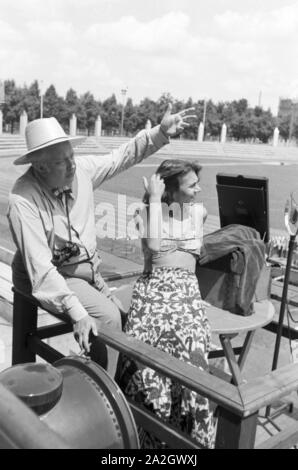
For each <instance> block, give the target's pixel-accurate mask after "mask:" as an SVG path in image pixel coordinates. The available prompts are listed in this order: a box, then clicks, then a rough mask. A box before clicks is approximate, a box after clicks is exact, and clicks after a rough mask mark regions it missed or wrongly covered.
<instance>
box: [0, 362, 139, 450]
mask: <svg viewBox="0 0 298 470" xmlns="http://www.w3.org/2000/svg"><path fill="white" fill-rule="evenodd" d="M0 382H1V383H2V384H3V385H4V386H5V387H7V388H8V389H9V390H10V391H11V392H13V393H14V394H15V395H17V396H18V397H19V398H20V399H22V400H23V401H24V402H25V403H27V405H28V406H30V408H32V409H33V410H34V411H35V412H37V413H38V414H39V417H40V419H41V420H42V421H43V422H44V423H45V424H46V425H47V426H48V427H49V428H50V429H52V430H53V431H55V433H56V434H57V435H60V436H61V437H62V438H63V440H64V441H65V442H67V443H68V444H69V445H70V447H73V448H79V449H137V448H139V441H138V433H137V428H136V425H135V421H134V418H133V415H132V412H131V410H130V407H129V405H128V403H127V401H126V399H125V397H124V395H123V393H122V391H121V390H120V388H119V387H118V385H117V384H116V382H115V381H114V380H113V379H112V378H111V377H110V376H109V375H108V373H107V372H106V371H105V370H104V369H103V368H102V367H100V366H99V365H98V364H96V363H95V362H93V361H91V360H90V359H88V358H81V357H77V356H75V357H66V358H63V359H61V360H59V361H57V362H56V363H55V364H54V365H53V366H52V365H50V364H35V363H33V364H31V363H29V364H21V365H18V366H14V367H11V368H10V369H6V370H5V371H3V372H2V373H0Z"/></svg>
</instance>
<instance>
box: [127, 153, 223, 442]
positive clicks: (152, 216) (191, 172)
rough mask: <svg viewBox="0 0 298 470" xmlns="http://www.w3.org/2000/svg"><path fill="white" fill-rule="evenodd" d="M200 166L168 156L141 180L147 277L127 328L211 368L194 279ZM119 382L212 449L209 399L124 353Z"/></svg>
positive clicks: (144, 437)
mask: <svg viewBox="0 0 298 470" xmlns="http://www.w3.org/2000/svg"><path fill="white" fill-rule="evenodd" d="M200 171H201V167H200V166H199V165H198V164H197V163H193V162H186V161H182V160H165V161H164V162H163V163H162V164H161V165H160V166H159V168H158V169H157V171H156V174H155V175H153V176H152V177H151V180H150V182H149V183H148V182H147V180H146V178H144V185H145V189H146V194H145V196H144V202H145V210H144V211H143V216H141V214H138V215H137V217H136V222H137V228H138V230H139V232H140V233H142V235H141V236H142V248H143V253H144V274H143V275H142V276H141V277H140V278H139V279H138V280H137V282H136V284H135V287H134V291H133V296H132V303H131V307H130V311H129V313H128V318H127V322H126V325H125V331H126V333H127V334H129V335H131V336H134V337H136V338H138V339H140V340H142V341H144V342H145V343H148V344H151V345H152V346H155V347H157V348H159V349H161V350H163V351H165V352H168V353H169V354H172V355H173V356H175V357H177V358H178V359H180V360H182V361H185V362H187V363H189V364H192V365H194V366H196V367H198V368H199V369H201V370H208V362H207V356H208V351H209V348H210V326H209V323H208V320H207V318H206V316H205V310H204V303H203V302H202V299H201V296H200V291H199V286H198V281H197V278H196V276H195V265H196V256H198V254H199V253H200V247H201V243H202V227H203V222H204V220H205V218H206V216H207V213H206V210H205V209H204V208H203V206H202V204H198V203H196V197H197V194H198V193H199V192H200V191H201V189H200V187H199V175H200ZM144 214H145V215H144ZM145 232H147V233H145ZM120 382H121V385H122V387H123V389H124V391H125V393H126V394H127V395H128V396H129V397H130V398H133V399H134V400H136V401H139V402H142V403H143V404H144V405H145V406H146V407H148V408H149V409H150V410H151V411H154V412H155V413H156V415H157V416H159V417H160V418H163V419H164V420H165V421H167V422H168V423H170V424H173V425H176V426H178V427H179V428H180V429H181V430H183V431H186V432H188V433H189V434H190V435H191V436H192V437H193V438H194V439H197V440H198V441H199V442H200V443H201V444H203V445H204V446H207V447H212V446H213V440H214V423H213V417H212V413H211V412H210V410H209V402H208V400H207V399H206V398H204V397H201V396H199V395H198V394H197V393H195V392H193V391H191V390H188V389H186V388H185V387H182V386H181V385H179V384H177V383H172V381H171V380H170V379H169V378H166V377H164V376H161V375H159V374H158V373H157V372H155V371H154V370H152V369H150V368H148V367H145V366H142V365H139V364H136V363H135V362H134V361H133V360H130V359H127V358H125V360H124V362H123V371H122V376H121V381H120ZM140 441H141V446H142V447H147V448H148V447H149V448H150V447H151V448H157V447H162V443H161V442H160V441H158V440H157V439H156V438H154V437H153V436H152V435H149V434H148V433H146V432H144V431H141V435H140Z"/></svg>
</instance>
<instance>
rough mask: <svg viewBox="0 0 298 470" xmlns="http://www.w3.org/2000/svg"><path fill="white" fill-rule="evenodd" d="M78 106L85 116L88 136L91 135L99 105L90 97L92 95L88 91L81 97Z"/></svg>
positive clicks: (98, 112)
mask: <svg viewBox="0 0 298 470" xmlns="http://www.w3.org/2000/svg"><path fill="white" fill-rule="evenodd" d="M80 104H81V106H82V108H83V109H84V112H85V116H86V117H85V119H84V121H85V127H86V129H87V131H88V135H91V132H92V131H93V129H94V127H95V121H96V119H97V116H98V115H99V114H100V105H99V103H98V102H97V101H96V100H95V99H94V96H93V95H92V93H90V91H87V93H84V95H83V96H81V98H80Z"/></svg>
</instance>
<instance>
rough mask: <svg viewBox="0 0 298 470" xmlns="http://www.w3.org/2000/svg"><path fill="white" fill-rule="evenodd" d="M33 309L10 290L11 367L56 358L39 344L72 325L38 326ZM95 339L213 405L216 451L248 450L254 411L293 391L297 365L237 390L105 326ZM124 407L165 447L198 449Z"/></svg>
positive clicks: (135, 409) (150, 418) (252, 436)
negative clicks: (37, 357) (11, 309)
mask: <svg viewBox="0 0 298 470" xmlns="http://www.w3.org/2000/svg"><path fill="white" fill-rule="evenodd" d="M37 308H38V303H37V302H36V300H35V299H33V298H32V297H30V296H25V295H23V294H20V293H18V292H15V294H14V314H13V361H12V362H13V364H18V363H24V362H34V361H35V358H36V354H38V355H40V356H41V357H43V358H44V359H45V360H47V361H48V362H50V363H53V362H54V361H56V360H57V359H59V358H61V356H62V355H61V353H59V352H58V351H57V350H55V349H53V348H52V347H50V346H49V345H48V344H45V343H44V342H43V339H45V338H50V337H53V336H57V335H60V334H64V333H68V332H70V331H71V330H72V325H71V324H70V323H69V322H68V320H67V318H65V317H64V318H62V320H63V321H59V322H58V323H56V324H54V325H50V326H46V327H42V328H38V327H37ZM49 313H51V312H49ZM60 320H61V317H60ZM98 337H99V338H100V339H101V340H102V341H103V342H104V343H105V344H107V345H109V346H112V347H113V348H115V349H117V350H118V351H120V352H123V353H125V354H126V355H128V356H130V357H133V358H135V359H137V360H138V362H141V363H143V364H144V365H146V366H149V367H151V368H152V369H155V370H157V371H158V372H160V373H161V374H163V375H165V376H167V377H170V378H171V379H173V380H175V381H177V382H179V383H180V384H182V385H184V386H186V387H188V388H189V389H192V390H194V391H196V392H197V393H199V394H200V395H202V396H205V397H207V398H209V399H210V400H211V401H212V402H213V403H215V404H216V405H217V407H218V408H217V417H218V425H217V435H216V448H224V449H228V448H231V449H245V448H254V446H255V436H256V428H257V418H258V414H259V410H260V409H261V408H263V407H265V406H268V405H270V404H272V403H274V402H276V401H278V400H280V398H282V397H283V396H285V395H288V394H289V393H290V392H292V391H293V390H298V364H294V365H290V366H286V367H283V368H281V369H278V370H276V371H274V372H272V373H269V374H268V375H266V376H265V377H262V378H257V379H254V380H252V381H250V382H249V383H246V384H243V385H240V386H238V387H237V386H235V385H232V384H231V383H228V382H226V381H224V380H223V379H221V378H219V377H217V376H214V375H211V374H208V373H207V372H204V371H200V370H198V369H197V368H195V367H194V366H191V365H188V364H186V363H184V362H181V361H179V360H178V359H175V358H174V357H172V356H170V355H168V354H167V353H165V352H163V351H160V350H158V349H156V348H154V347H152V346H149V345H147V344H145V343H143V342H141V341H139V340H136V339H134V338H132V337H129V336H127V335H126V334H125V333H122V332H120V331H115V330H113V329H111V328H109V327H107V326H105V327H102V328H101V329H100V331H99V333H98ZM130 405H131V408H132V411H133V414H134V417H135V420H136V422H137V424H139V425H141V426H142V427H143V428H144V429H146V430H148V431H150V432H152V433H153V434H155V435H156V436H157V437H158V438H160V439H161V440H163V441H165V442H166V443H167V444H168V445H169V447H172V448H179V449H182V448H199V445H198V443H197V442H195V441H194V440H192V439H190V438H189V436H187V435H185V434H183V433H181V432H178V431H177V430H176V429H174V428H172V427H171V426H169V425H167V424H166V423H164V422H162V421H161V420H159V419H158V418H157V417H156V416H154V415H153V414H151V413H150V412H148V411H147V410H145V409H144V408H142V407H140V406H138V405H137V404H136V403H132V402H131V403H130ZM288 434H289V433H288V432H287V436H284V434H282V433H281V435H280V439H279V442H283V445H286V443H292V441H295V438H296V437H295V436H296V435H297V429H296V428H295V430H294V431H293V433H292V434H291V435H290V437H289V435H288ZM276 439H277V440H278V438H276ZM276 439H275V440H274V442H273V441H271V443H270V442H268V443H267V444H266V443H265V444H264V445H266V447H267V448H268V447H270V446H271V445H272V448H276V446H277V443H276Z"/></svg>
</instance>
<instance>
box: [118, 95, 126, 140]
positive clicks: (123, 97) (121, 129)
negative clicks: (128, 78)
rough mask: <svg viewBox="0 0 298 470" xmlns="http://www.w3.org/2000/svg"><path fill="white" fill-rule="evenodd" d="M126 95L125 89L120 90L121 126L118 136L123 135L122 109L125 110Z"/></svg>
mask: <svg viewBox="0 0 298 470" xmlns="http://www.w3.org/2000/svg"><path fill="white" fill-rule="evenodd" d="M126 93H127V88H122V90H121V95H122V110H121V126H120V135H123V127H124V108H125V96H126Z"/></svg>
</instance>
